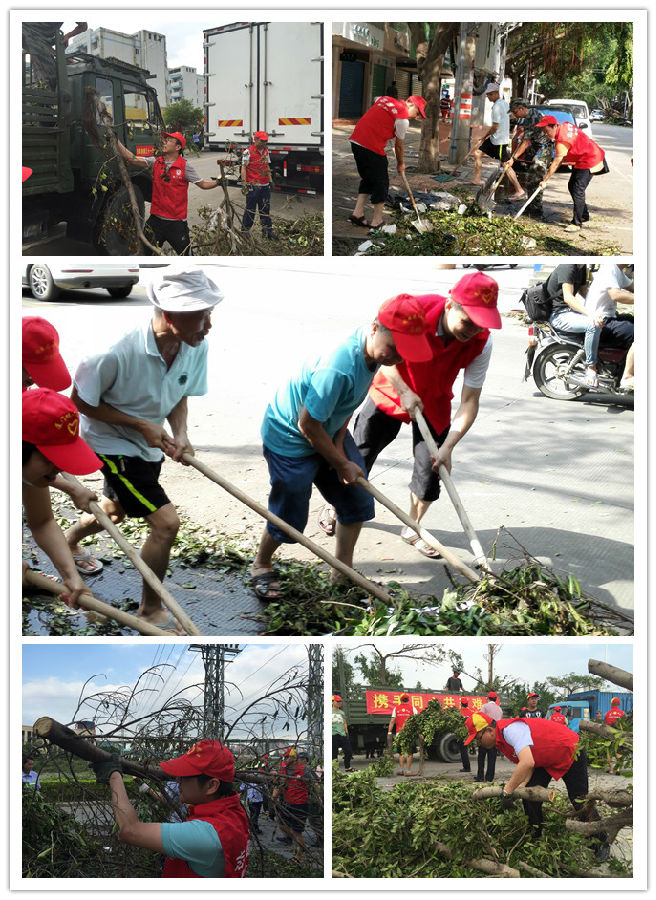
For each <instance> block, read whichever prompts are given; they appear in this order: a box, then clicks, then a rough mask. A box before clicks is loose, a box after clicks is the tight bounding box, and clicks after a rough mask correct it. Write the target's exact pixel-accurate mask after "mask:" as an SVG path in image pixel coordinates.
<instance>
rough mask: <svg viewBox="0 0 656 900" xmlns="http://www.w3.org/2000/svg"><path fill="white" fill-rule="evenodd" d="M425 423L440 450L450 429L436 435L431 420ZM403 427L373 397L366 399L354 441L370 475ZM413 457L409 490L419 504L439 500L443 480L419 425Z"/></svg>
mask: <svg viewBox="0 0 656 900" xmlns="http://www.w3.org/2000/svg"><path fill="white" fill-rule="evenodd" d="M426 422H427V424H428V427H429V429H430V432H431V434H432V435H433V437H434V438H435V441H436V443H437V446H438V447H441V446H442V444H443V443H444V441H445V440H446V436H447V434H448V433H449V428H450V427H451V426H448V427H447V428H445V429H444V431H442V432H441V433H440V434H437V432H436V431H435V429H434V428H433V426H432V425H431V423H430V422H429V421H428V419H427V420H426ZM402 424H403V423H402V422H401V421H399V419H394V418H392V416H388V415H387V413H384V412H383V411H382V410H380V409H378V407H377V406H376V404H375V403H374V401H373V400H372V399H371V397H367V399H366V400H365V402H364V405H363V407H362V409H361V410H360V412H359V413H358V415H357V417H356V420H355V423H354V425H353V437H354V438H355V443H356V444H357V446H358V450H359V451H360V453H361V454H362V458H363V459H364V464H365V466H366V469H367V475H368V474H369V472H371V470H372V468H373V465H374V463H375V461H376V458H377V457H378V454H379V453H381V451H383V450H384V449H385V447H387V445H388V444H391V443H392V441H393V440H394V438H395V437H396V436H397V434H398V433H399V430H400V428H401V425H402ZM412 455H413V456H414V465H413V467H412V479H411V481H410V490H411V491H412V493H413V494H415V496H417V497H418V498H419V499H420V500H426V501H433V500H437V498H438V497H439V496H440V478H439V475H438V474H437V473H436V472H433V469H432V463H431V457H430V452H429V450H428V447H427V446H426V442H425V441H424V439H423V437H422V435H421V432H420V431H419V427H418V425H417V423H416V422H412Z"/></svg>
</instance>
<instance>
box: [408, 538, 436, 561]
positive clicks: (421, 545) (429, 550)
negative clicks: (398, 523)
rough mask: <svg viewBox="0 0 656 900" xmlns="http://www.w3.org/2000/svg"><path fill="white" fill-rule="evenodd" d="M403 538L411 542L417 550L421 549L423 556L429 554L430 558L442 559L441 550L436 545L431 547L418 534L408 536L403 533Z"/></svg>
mask: <svg viewBox="0 0 656 900" xmlns="http://www.w3.org/2000/svg"><path fill="white" fill-rule="evenodd" d="M401 540H403V541H405V543H406V544H410V546H411V547H414V548H415V550H419V552H420V553H421V554H422V556H427V557H428V559H441V558H442V557H441V556H440V551H439V550H436V549H435V547H431V546H430V545H429V544H427V543H426V541H425V540H424V539H423V538H420V537H419V535H418V534H413V535H412V537H406V536H405V535H403V534H402V535H401Z"/></svg>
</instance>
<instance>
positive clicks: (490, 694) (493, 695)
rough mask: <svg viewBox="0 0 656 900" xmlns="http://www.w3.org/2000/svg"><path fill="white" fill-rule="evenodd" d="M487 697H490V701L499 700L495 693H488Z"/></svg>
mask: <svg viewBox="0 0 656 900" xmlns="http://www.w3.org/2000/svg"><path fill="white" fill-rule="evenodd" d="M488 697H490V699H492V700H498V699H499V695H498V694H497V692H496V691H489V692H488Z"/></svg>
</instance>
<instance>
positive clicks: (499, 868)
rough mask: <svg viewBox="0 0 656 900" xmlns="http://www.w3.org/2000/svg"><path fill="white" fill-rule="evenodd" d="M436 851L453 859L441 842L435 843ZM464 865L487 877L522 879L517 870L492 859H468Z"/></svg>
mask: <svg viewBox="0 0 656 900" xmlns="http://www.w3.org/2000/svg"><path fill="white" fill-rule="evenodd" d="M435 849H436V850H437V851H438V852H439V853H441V854H442V856H446V858H447V859H453V854H452V853H451V851H450V850H449V848H448V847H447V845H446V844H443V843H442V842H441V841H437V842H436V843H435ZM463 865H465V866H469V868H470V869H476V870H477V871H478V872H485V874H486V875H496V876H498V877H500V878H521V875H520V874H519V872H518V871H517V869H512V868H511V867H510V866H505V865H503V863H497V862H494V860H492V859H468V860H467V861H466V862H465V863H463Z"/></svg>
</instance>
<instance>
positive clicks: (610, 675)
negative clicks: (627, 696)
mask: <svg viewBox="0 0 656 900" xmlns="http://www.w3.org/2000/svg"><path fill="white" fill-rule="evenodd" d="M588 672H590V674H591V675H599V676H600V677H601V678H605V679H606V681H610V682H611V683H612V684H617V685H619V687H623V688H624V689H625V690H627V691H632V690H633V674H632V673H631V672H625V671H624V669H618V668H617V667H616V666H611V665H609V664H608V663H605V662H602V661H601V660H600V659H589V660H588Z"/></svg>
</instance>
